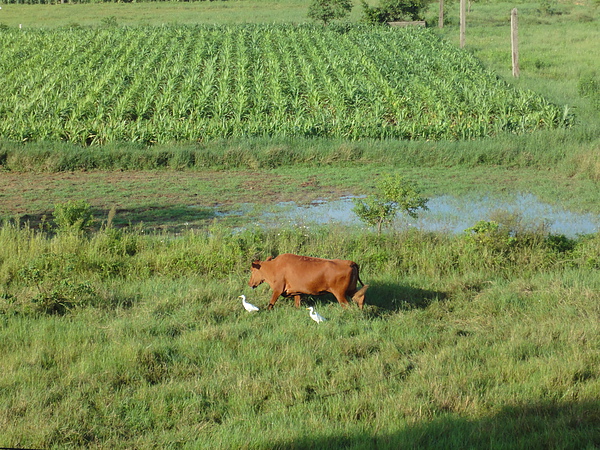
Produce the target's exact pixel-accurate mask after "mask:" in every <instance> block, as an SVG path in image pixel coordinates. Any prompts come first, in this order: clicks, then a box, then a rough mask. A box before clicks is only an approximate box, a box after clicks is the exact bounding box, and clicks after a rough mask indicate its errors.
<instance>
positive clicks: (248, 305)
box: [238, 295, 258, 312]
mask: <svg viewBox="0 0 600 450" xmlns="http://www.w3.org/2000/svg"><path fill="white" fill-rule="evenodd" d="M238 298H241V299H242V305H244V308H246V311H248V312H255V311H258V306H254V305H253V304H252V303H248V302H247V301H246V296H245V295H240V296H239V297H238Z"/></svg>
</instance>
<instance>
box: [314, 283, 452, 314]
mask: <svg viewBox="0 0 600 450" xmlns="http://www.w3.org/2000/svg"><path fill="white" fill-rule="evenodd" d="M447 298H448V294H447V293H445V292H439V291H431V290H427V289H421V288H418V287H414V286H407V285H402V284H397V283H379V282H378V283H373V284H369V289H368V290H367V292H366V295H365V307H364V309H365V311H366V312H367V313H368V314H369V315H371V316H381V315H384V314H386V313H390V312H398V311H408V310H412V309H425V308H427V307H428V306H429V305H430V304H431V303H433V302H437V301H445V300H446V299H447ZM329 302H332V303H337V300H336V298H335V297H334V296H333V295H331V294H324V295H320V296H312V295H309V296H303V297H302V305H307V306H314V305H315V304H317V305H318V304H325V303H329Z"/></svg>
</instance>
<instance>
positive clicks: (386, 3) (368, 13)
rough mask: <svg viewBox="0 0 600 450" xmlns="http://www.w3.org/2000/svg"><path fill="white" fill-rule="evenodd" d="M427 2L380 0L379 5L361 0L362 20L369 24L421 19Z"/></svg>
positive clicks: (420, 0) (419, 0) (424, 0)
mask: <svg viewBox="0 0 600 450" xmlns="http://www.w3.org/2000/svg"><path fill="white" fill-rule="evenodd" d="M428 3H429V2H427V1H426V0H381V3H380V5H379V6H369V4H368V3H367V2H366V1H365V0H362V7H363V13H364V19H363V20H364V21H365V22H367V23H369V24H371V25H376V24H379V23H387V22H396V21H402V20H423V13H424V11H425V8H427V5H428Z"/></svg>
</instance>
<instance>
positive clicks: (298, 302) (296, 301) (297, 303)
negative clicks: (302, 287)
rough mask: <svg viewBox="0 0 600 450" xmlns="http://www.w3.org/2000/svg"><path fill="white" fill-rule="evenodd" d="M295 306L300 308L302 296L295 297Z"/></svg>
mask: <svg viewBox="0 0 600 450" xmlns="http://www.w3.org/2000/svg"><path fill="white" fill-rule="evenodd" d="M294 305H295V306H296V308H300V294H298V295H294Z"/></svg>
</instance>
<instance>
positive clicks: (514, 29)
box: [510, 8, 519, 78]
mask: <svg viewBox="0 0 600 450" xmlns="http://www.w3.org/2000/svg"><path fill="white" fill-rule="evenodd" d="M518 28H519V26H518V20H517V8H513V10H512V11H511V12H510V41H511V44H512V73H513V77H515V78H519V35H518Z"/></svg>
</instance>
